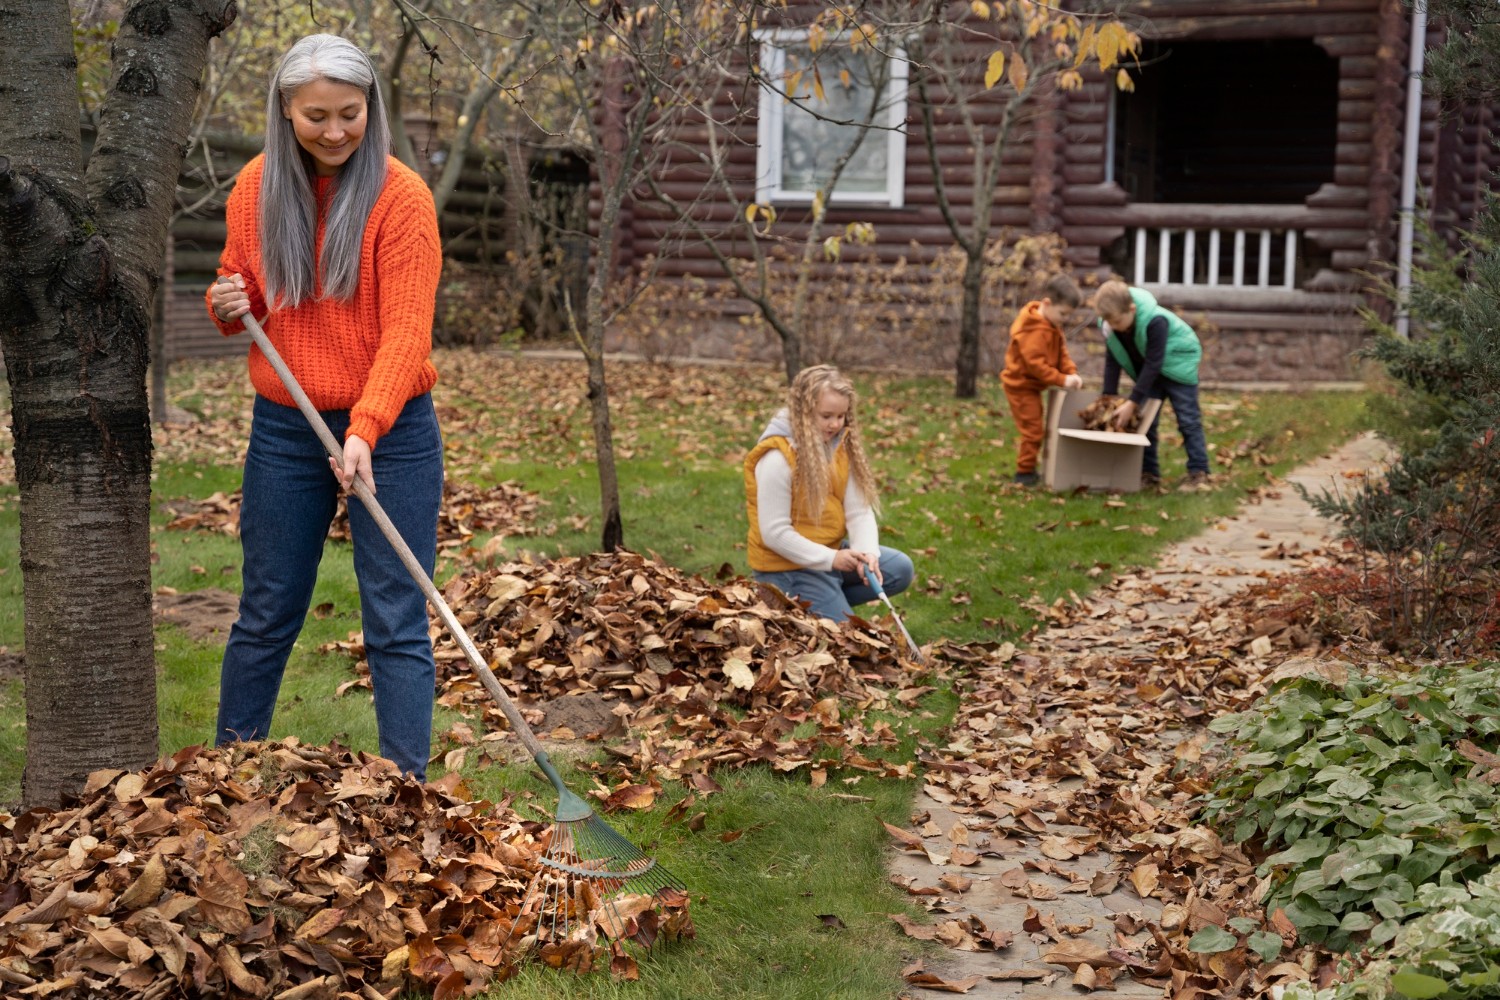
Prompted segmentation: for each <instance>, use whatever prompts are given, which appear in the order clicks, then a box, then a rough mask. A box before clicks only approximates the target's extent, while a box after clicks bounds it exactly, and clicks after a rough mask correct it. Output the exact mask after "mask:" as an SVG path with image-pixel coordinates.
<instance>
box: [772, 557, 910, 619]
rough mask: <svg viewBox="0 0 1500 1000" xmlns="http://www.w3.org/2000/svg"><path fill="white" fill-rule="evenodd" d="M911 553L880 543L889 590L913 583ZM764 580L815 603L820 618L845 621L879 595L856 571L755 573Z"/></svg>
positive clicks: (898, 590) (882, 569) (813, 609)
mask: <svg viewBox="0 0 1500 1000" xmlns="http://www.w3.org/2000/svg"><path fill="white" fill-rule="evenodd" d="M915 572H916V571H915V570H914V569H913V568H912V564H911V557H910V556H908V555H907V554H906V553H905V552H902V551H900V550H899V549H891V548H886V547H885V546H884V545H882V546H881V547H880V577H881V579H882V580H883V581H884V582H885V593H886V596H887V597H889V596H890V595H891V594H899V593H901V591H903V590H905V589H906V588H907V587H910V586H911V581H912V577H913V576H914V575H915ZM753 575H754V577H755V579H757V580H759V581H760V582H762V583H769V584H773V585H774V586H775V587H776V588H777V589H779V590H780V591H781V592H782V593H783V594H786V595H787V596H788V597H800V598H802V600H804V601H808V602H810V603H811V605H812V606H811V607H810V608H808V610H809V611H811V612H812V613H813V614H815V615H817V616H818V617H819V618H832V619H833V620H834V621H836V622H841V621H843V620H844V619H846V618H848V617H849V616H850V615H852V614H853V613H854V611H853V606H854V605H856V604H864V603H866V602H868V601H873V600H875V599H876V598H877V597H878V596H879V595H878V594H876V593H875V590H874V588H872V587H871V586H870V584H869V581H867V580H865V579H864V578H863V577H856V576H855V575H854V574H853V573H838V572H835V571H833V570H817V569H788V570H782V571H781V572H779V573H761V572H759V571H756V572H754V573H753Z"/></svg>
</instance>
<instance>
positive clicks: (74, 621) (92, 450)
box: [0, 0, 235, 806]
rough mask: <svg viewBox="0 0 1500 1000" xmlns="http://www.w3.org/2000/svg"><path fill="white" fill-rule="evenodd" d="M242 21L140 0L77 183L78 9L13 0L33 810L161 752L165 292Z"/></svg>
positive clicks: (19, 398)
mask: <svg viewBox="0 0 1500 1000" xmlns="http://www.w3.org/2000/svg"><path fill="white" fill-rule="evenodd" d="M234 15H235V6H234V3H233V2H232V0H194V2H191V3H182V2H177V3H169V2H167V0H136V2H134V3H132V4H130V6H129V7H128V8H127V10H126V11H125V14H124V16H123V17H122V19H121V22H120V25H121V26H120V31H119V35H118V37H117V38H116V41H115V45H114V52H115V64H114V67H113V72H112V79H111V83H110V92H109V96H108V98H107V99H106V103H105V106H104V110H103V113H102V114H101V116H100V121H101V126H100V132H99V136H98V138H97V140H96V142H95V145H94V154H93V157H92V159H91V161H90V163H89V164H88V168H87V175H86V176H80V174H79V166H80V162H81V159H82V143H81V140H80V136H79V131H78V98H77V82H76V80H75V79H74V61H73V39H72V26H71V22H70V19H69V10H68V4H67V2H66V0H0V21H3V23H4V24H5V25H6V31H5V33H4V34H3V35H0V59H3V62H4V64H5V66H6V74H5V78H6V81H7V82H6V84H3V85H0V348H3V350H4V352H5V360H6V372H7V376H8V378H9V380H10V390H11V423H12V428H13V431H14V435H15V457H16V481H17V484H18V486H19V488H20V497H21V531H20V550H21V572H22V579H23V590H24V595H25V606H26V620H25V642H26V653H25V658H26V769H25V773H24V775H23V778H22V796H23V799H24V801H25V803H26V804H27V805H28V806H30V805H52V804H56V803H57V802H59V801H60V800H61V798H62V797H63V796H64V795H66V794H68V793H70V792H74V791H76V790H77V789H78V788H79V787H80V786H81V785H82V783H83V781H84V778H85V777H86V776H87V775H88V773H89V772H90V771H93V770H96V769H99V768H106V767H113V768H135V767H141V766H144V765H146V764H149V763H150V762H151V761H152V760H153V759H154V758H155V757H156V752H157V727H156V664H155V656H154V652H153V636H152V622H151V556H150V544H149V534H148V533H149V527H150V513H151V506H150V501H151V424H150V411H149V404H148V401H147V394H146V369H147V362H148V358H149V338H150V330H151V300H152V296H153V293H154V291H155V286H156V283H157V280H158V277H159V274H160V268H161V263H162V258H163V253H164V250H165V247H166V238H167V224H168V220H169V217H170V214H171V208H172V199H173V196H174V192H175V185H176V179H177V174H178V171H179V169H180V167H181V164H182V151H183V150H184V149H186V147H187V138H188V132H189V128H190V125H191V116H192V112H193V104H194V99H195V97H196V93H197V88H198V81H199V77H200V76H201V73H202V69H203V66H204V63H205V61H206V59H207V55H208V41H209V38H210V37H212V36H213V35H215V34H217V33H219V32H220V31H222V30H223V29H224V28H225V27H227V26H228V25H229V24H230V23H231V22H232V21H233V19H234ZM85 190H86V191H87V193H86V194H85Z"/></svg>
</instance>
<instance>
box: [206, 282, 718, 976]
mask: <svg viewBox="0 0 1500 1000" xmlns="http://www.w3.org/2000/svg"><path fill="white" fill-rule="evenodd" d="M229 280H230V279H228V278H227V277H221V278H219V281H220V282H221V283H222V282H227V281H229ZM242 320H243V322H244V325H245V329H246V330H248V331H249V332H250V337H251V339H253V340H254V341H255V346H257V347H259V348H260V350H261V353H262V354H264V355H265V357H266V360H267V361H269V362H270V363H271V367H272V368H274V369H275V370H276V374H277V376H278V377H279V378H280V379H281V383H282V385H284V386H286V389H287V391H288V392H289V393H291V395H292V398H293V399H294V400H296V403H297V408H298V409H300V410H301V411H302V415H303V416H304V417H306V418H307V422H308V423H309V424H311V425H312V428H313V430H314V431H315V432H316V433H317V435H318V439H319V440H320V441H321V442H322V443H323V447H324V449H325V450H327V452H328V454H329V455H331V456H333V458H334V460H335V461H336V462H338V463H339V464H340V465H342V464H343V461H344V449H343V448H342V447H341V446H340V445H339V443H338V441H337V440H336V439H335V438H334V436H333V432H332V431H330V430H329V429H328V425H327V424H326V423H325V422H324V421H323V418H322V416H321V415H319V413H318V411H317V409H316V408H315V407H314V406H313V404H312V401H311V400H309V399H308V398H307V394H306V393H305V392H303V391H302V386H301V385H299V384H298V382H297V378H296V376H294V375H293V374H292V371H291V369H290V368H288V367H287V365H286V362H285V361H284V360H282V357H281V354H280V353H279V352H278V351H277V350H276V347H275V346H274V345H273V344H272V343H271V341H270V338H268V337H267V336H266V333H265V331H264V330H263V329H262V328H261V325H260V323H259V322H258V321H257V320H256V319H255V317H254V316H252V315H250V314H249V313H246V314H245V315H244V316H243V317H242ZM354 493H355V495H356V496H357V497H359V499H360V502H361V503H363V504H364V505H365V508H366V510H368V511H369V512H370V516H371V517H372V518H373V519H374V520H375V523H376V524H378V525H379V526H380V531H381V534H383V535H385V537H386V540H387V541H388V542H390V543H391V547H392V548H393V549H395V551H396V555H397V556H398V557H400V559H401V562H402V565H404V566H405V567H406V570H407V572H408V573H410V574H411V576H412V579H414V580H415V581H416V582H417V585H418V586H420V587H421V588H422V592H423V593H424V594H425V595H427V600H428V601H429V602H430V603H431V604H432V606H433V607H434V608H436V609H437V612H438V615H439V616H440V617H441V618H442V619H443V623H444V624H445V625H446V626H447V627H448V632H449V634H450V635H452V636H453V639H454V641H456V642H457V643H458V644H459V646H460V647H461V648H462V649H463V651H464V655H465V656H466V657H467V658H468V660H469V665H470V666H472V667H473V668H474V672H475V673H476V674H477V675H478V676H479V680H480V683H482V684H483V685H484V689H485V690H486V691H488V692H489V694H490V697H492V698H494V699H495V702H496V704H498V705H499V706H500V710H501V711H502V712H503V713H504V714H505V718H506V719H507V720H508V721H509V722H510V726H511V730H512V731H513V732H515V734H516V736H517V737H518V738H519V739H520V740H521V743H522V745H523V746H525V747H526V750H527V752H529V753H530V754H531V756H532V758H533V759H534V760H535V761H536V763H537V766H538V767H540V768H541V769H542V773H543V774H545V775H546V776H547V780H548V781H550V782H551V783H552V787H553V788H554V789H556V790H557V795H558V806H557V812H556V814H555V815H554V816H553V825H552V830H551V834H550V839H549V841H548V845H547V849H546V850H545V852H543V854H542V855H541V856H540V857H539V858H538V859H537V860H538V861H539V862H540V868H539V869H538V871H537V873H536V875H535V876H534V877H533V878H532V880H531V884H530V886H529V887H528V889H527V892H526V897H525V900H524V901H523V903H522V906H521V912H520V913H519V914H518V915H517V916H516V918H515V920H514V921H513V923H512V924H511V931H510V935H509V938H508V939H507V942H506V947H507V948H508V947H509V945H510V941H511V940H512V939H514V940H516V941H519V942H520V943H521V944H522V945H523V946H525V948H526V950H528V951H530V950H532V949H535V950H537V951H538V952H539V953H541V954H542V956H543V958H544V959H545V960H546V961H547V964H549V965H554V966H555V967H559V968H560V967H571V968H578V969H579V970H580V971H583V968H582V965H583V964H585V963H586V964H589V965H591V963H592V955H593V946H594V944H595V942H596V940H597V938H598V937H604V938H605V939H607V940H609V941H610V942H611V950H612V952H613V953H614V955H615V956H616V959H617V960H618V959H619V958H620V957H621V955H622V953H621V950H620V949H621V947H622V945H623V942H625V941H627V940H631V941H635V942H636V943H638V944H643V945H646V946H648V947H649V946H650V945H651V944H652V943H653V942H654V941H655V940H656V938H657V937H658V936H659V935H660V934H662V933H665V934H667V935H668V936H674V935H675V934H677V933H679V932H681V933H690V930H689V928H690V927H691V924H690V923H689V922H688V917H687V910H686V906H685V904H686V902H687V893H686V888H685V886H684V885H683V883H682V882H681V881H679V880H678V879H677V878H676V877H674V876H673V875H672V874H671V873H670V872H668V871H667V870H666V869H665V868H664V867H662V866H661V864H660V863H658V862H657V861H656V860H655V859H654V858H652V857H651V856H649V855H648V854H646V853H645V852H644V851H642V850H641V849H640V848H639V847H636V846H635V845H634V844H633V843H631V842H630V841H629V840H628V839H626V838H625V837H624V836H622V835H621V834H620V833H618V832H617V831H616V830H615V829H614V828H613V827H611V826H610V825H609V824H608V823H607V822H605V821H604V819H602V818H601V817H600V816H599V815H598V814H596V813H595V812H594V810H593V807H592V806H590V805H589V804H588V803H587V802H586V801H584V800H583V799H581V798H579V797H578V796H577V795H575V794H573V792H572V791H570V790H569V789H568V787H567V786H566V785H565V784H563V780H562V778H561V776H559V775H558V773H557V768H556V767H555V766H553V764H552V761H551V759H550V758H549V757H548V756H547V751H546V750H545V749H543V748H542V744H541V741H540V740H538V739H537V736H536V733H534V732H533V731H532V729H531V726H529V725H528V724H527V723H526V720H525V718H524V717H522V715H521V712H520V710H519V709H518V708H517V707H516V704H515V702H513V701H511V699H510V696H509V695H507V694H506V693H505V690H504V689H503V688H502V687H501V686H500V682H499V681H498V680H497V679H496V678H495V674H494V672H493V671H492V670H490V668H489V664H487V663H486V662H485V661H484V657H483V656H481V655H480V654H479V650H478V649H477V648H476V647H475V646H474V642H473V640H472V639H470V638H469V634H468V632H467V631H466V630H465V629H464V627H463V626H462V625H461V624H459V621H458V618H457V617H456V616H455V615H454V614H453V610H452V609H451V608H450V607H448V602H447V601H446V600H444V599H443V595H442V594H441V593H439V592H438V589H437V586H436V585H435V584H433V582H432V580H431V578H430V577H428V575H427V572H426V570H424V569H423V568H422V564H421V563H419V562H418V561H417V557H416V556H415V555H414V554H413V553H412V551H411V548H410V547H409V546H408V545H407V544H406V541H405V539H403V538H402V537H401V533H400V532H399V531H398V530H396V525H395V524H394V523H392V521H391V519H390V517H389V516H388V515H387V514H386V512H385V510H384V509H383V508H382V507H381V506H380V504H379V502H378V501H376V499H375V496H374V494H373V493H371V492H370V488H369V487H368V486H366V485H365V483H364V481H363V480H361V479H359V478H356V479H355V480H354ZM657 904H664V905H666V906H668V907H669V908H671V909H672V910H673V913H672V914H671V915H670V916H669V917H668V918H667V920H666V921H665V922H664V923H663V922H659V921H658V920H657V919H656V916H655V911H654V907H655V906H656V905H657ZM580 945H582V946H583V947H580Z"/></svg>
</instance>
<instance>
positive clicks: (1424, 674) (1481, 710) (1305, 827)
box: [1205, 663, 1500, 950]
mask: <svg viewBox="0 0 1500 1000" xmlns="http://www.w3.org/2000/svg"><path fill="white" fill-rule="evenodd" d="M1211 728H1212V729H1213V730H1214V731H1215V732H1219V733H1227V734H1232V746H1233V752H1232V753H1230V754H1228V755H1227V756H1228V757H1229V760H1228V763H1227V765H1226V767H1225V770H1224V771H1223V772H1222V775H1221V777H1220V778H1219V780H1218V782H1217V783H1216V785H1215V787H1214V789H1213V792H1212V793H1211V798H1210V801H1209V803H1208V805H1207V808H1206V810H1205V816H1206V817H1207V818H1208V819H1209V820H1210V821H1211V822H1214V823H1215V824H1216V825H1218V826H1219V827H1220V828H1221V829H1223V830H1225V831H1226V832H1227V833H1228V835H1229V836H1231V837H1232V838H1233V839H1234V840H1235V841H1238V842H1250V843H1251V844H1252V846H1255V847H1258V848H1260V849H1261V850H1262V851H1264V852H1265V858H1264V861H1263V863H1262V864H1261V867H1260V869H1259V873H1260V875H1261V876H1262V877H1267V878H1269V879H1270V890H1269V892H1268V893H1267V894H1266V897H1265V906H1266V909H1267V911H1268V912H1273V911H1275V910H1276V909H1278V908H1279V909H1283V910H1285V911H1286V914H1287V916H1288V917H1289V918H1290V919H1291V920H1292V922H1293V923H1294V924H1295V925H1296V926H1297V929H1298V932H1299V934H1301V935H1302V937H1303V938H1304V939H1305V940H1309V941H1314V942H1319V943H1322V944H1324V945H1326V946H1327V947H1329V948H1332V949H1335V950H1340V949H1346V948H1349V947H1351V946H1354V945H1357V944H1358V943H1360V942H1361V941H1365V940H1368V942H1369V943H1371V944H1375V945H1380V944H1385V943H1388V942H1390V941H1391V940H1392V939H1394V937H1395V936H1396V933H1397V931H1398V930H1399V928H1400V925H1401V923H1402V922H1403V921H1405V920H1407V919H1409V918H1411V917H1412V916H1414V915H1415V914H1418V913H1420V912H1422V911H1423V910H1425V909H1426V907H1425V906H1424V905H1423V904H1422V903H1421V902H1420V897H1419V895H1418V888H1419V887H1421V886H1423V885H1426V884H1429V883H1434V882H1436V883H1438V884H1454V883H1457V882H1460V881H1462V880H1464V879H1468V878H1475V877H1478V876H1480V875H1482V874H1484V873H1485V872H1487V871H1488V870H1489V869H1490V868H1491V867H1492V865H1493V864H1494V858H1495V857H1496V855H1500V826H1497V823H1496V820H1497V818H1500V792H1497V789H1496V787H1495V785H1494V784H1492V783H1491V782H1489V781H1487V780H1484V779H1483V777H1476V776H1471V774H1470V772H1471V771H1473V770H1474V763H1473V761H1472V760H1471V759H1469V758H1467V757H1465V756H1464V755H1463V751H1462V748H1461V746H1460V743H1461V741H1464V740H1469V741H1472V743H1473V744H1474V745H1475V747H1476V748H1477V747H1484V746H1486V745H1491V746H1492V745H1493V744H1494V743H1495V734H1496V732H1497V731H1500V663H1489V664H1484V665H1480V666H1475V667H1465V668H1463V669H1458V670H1455V669H1453V668H1451V667H1446V668H1445V667H1429V668H1426V669H1424V670H1421V671H1419V672H1417V673H1415V674H1412V675H1409V676H1395V677H1365V676H1360V677H1352V678H1350V679H1349V680H1348V682H1347V683H1345V684H1343V685H1333V684H1329V683H1327V682H1324V681H1320V680H1317V679H1313V678H1300V679H1298V680H1295V681H1292V682H1290V683H1288V684H1287V685H1285V686H1284V687H1282V688H1280V689H1279V690H1278V691H1276V692H1275V693H1274V695H1273V696H1272V697H1270V698H1268V699H1266V700H1265V701H1264V702H1262V703H1261V704H1260V705H1259V706H1257V707H1256V708H1254V709H1252V710H1250V711H1247V712H1240V713H1236V714H1233V715H1227V716H1224V717H1222V718H1220V719H1217V720H1215V721H1214V723H1213V724H1212V726H1211Z"/></svg>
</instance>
